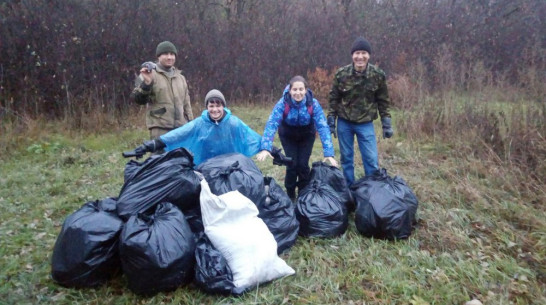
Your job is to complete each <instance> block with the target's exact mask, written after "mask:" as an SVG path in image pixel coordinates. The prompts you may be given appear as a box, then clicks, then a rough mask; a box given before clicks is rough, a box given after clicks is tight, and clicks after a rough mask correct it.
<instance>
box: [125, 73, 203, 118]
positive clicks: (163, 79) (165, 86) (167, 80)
mask: <svg viewBox="0 0 546 305" xmlns="http://www.w3.org/2000/svg"><path fill="white" fill-rule="evenodd" d="M181 72H182V71H180V70H178V69H174V71H173V72H168V71H165V70H164V69H162V68H161V67H160V66H159V65H157V67H156V69H155V70H152V78H153V81H152V84H151V85H149V86H148V85H146V84H145V83H144V82H143V80H142V79H141V78H140V77H137V80H136V87H135V89H134V90H133V92H132V93H131V95H132V98H133V99H134V100H135V102H136V103H137V104H140V105H145V104H148V105H147V109H146V110H147V111H146V126H147V127H148V129H151V128H154V127H160V128H164V129H174V128H177V127H180V126H182V125H184V124H186V123H187V122H189V121H191V120H193V112H192V110H191V104H190V95H189V93H188V84H187V83H186V78H185V77H184V76H183V75H182V74H181Z"/></svg>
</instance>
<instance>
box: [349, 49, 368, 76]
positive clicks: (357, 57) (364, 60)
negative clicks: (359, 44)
mask: <svg viewBox="0 0 546 305" xmlns="http://www.w3.org/2000/svg"><path fill="white" fill-rule="evenodd" d="M368 60H370V53H368V52H367V51H364V50H358V51H355V52H354V53H353V64H354V66H355V69H356V70H357V71H364V70H365V69H366V66H367V65H368Z"/></svg>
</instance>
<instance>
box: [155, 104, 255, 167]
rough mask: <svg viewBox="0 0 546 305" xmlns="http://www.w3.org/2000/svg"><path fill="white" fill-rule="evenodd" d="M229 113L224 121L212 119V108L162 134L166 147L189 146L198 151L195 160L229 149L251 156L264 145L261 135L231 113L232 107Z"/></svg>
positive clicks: (188, 147)
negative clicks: (210, 111) (210, 115)
mask: <svg viewBox="0 0 546 305" xmlns="http://www.w3.org/2000/svg"><path fill="white" fill-rule="evenodd" d="M224 111H225V112H226V115H225V116H224V118H223V119H222V120H221V121H220V122H216V121H213V120H211V119H210V117H209V114H208V111H207V110H204V111H203V112H202V113H201V116H200V117H199V118H197V119H195V120H193V121H191V122H189V123H187V124H185V125H184V126H181V127H179V128H177V129H175V130H173V131H170V132H168V133H166V134H164V135H162V136H161V137H160V139H161V141H163V142H164V143H165V145H166V146H167V147H166V150H167V151H171V150H173V149H176V148H179V147H185V148H187V149H188V150H190V151H191V152H192V153H193V154H194V160H193V161H194V163H195V165H199V164H200V163H201V162H203V161H205V160H207V159H209V158H212V157H216V156H219V155H223V154H227V153H235V152H237V153H241V154H243V155H245V156H247V157H251V156H253V155H255V154H256V153H258V151H259V149H260V141H261V138H262V137H261V136H260V135H259V134H258V133H257V132H255V131H254V130H252V129H251V128H250V127H248V125H246V124H245V123H244V122H243V121H241V120H240V119H239V118H238V117H236V116H234V115H231V110H229V109H228V108H224Z"/></svg>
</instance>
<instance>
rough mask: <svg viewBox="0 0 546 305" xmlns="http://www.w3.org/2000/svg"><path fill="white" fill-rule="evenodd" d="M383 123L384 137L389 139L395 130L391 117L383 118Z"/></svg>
mask: <svg viewBox="0 0 546 305" xmlns="http://www.w3.org/2000/svg"><path fill="white" fill-rule="evenodd" d="M381 124H382V125H383V138H385V139H388V138H390V137H392V135H393V134H394V131H393V130H392V125H391V118H389V117H384V118H381Z"/></svg>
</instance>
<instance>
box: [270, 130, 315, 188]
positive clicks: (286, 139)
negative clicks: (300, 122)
mask: <svg viewBox="0 0 546 305" xmlns="http://www.w3.org/2000/svg"><path fill="white" fill-rule="evenodd" d="M315 132H316V129H315V126H314V124H310V125H307V126H290V125H287V124H285V123H284V122H283V123H281V126H279V138H280V140H281V144H282V148H283V150H284V154H285V155H286V156H287V157H291V158H292V160H293V161H294V165H293V166H287V167H286V177H285V179H284V186H285V187H286V193H287V194H288V196H289V197H290V198H295V197H296V187H297V188H298V190H299V191H301V190H302V189H303V188H304V187H305V186H307V184H308V183H309V174H310V172H311V169H310V168H309V158H310V157H311V152H312V151H313V144H314V143H315Z"/></svg>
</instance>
